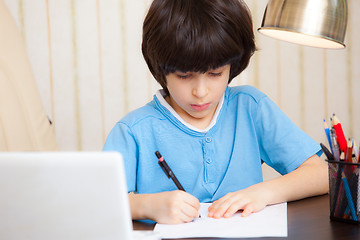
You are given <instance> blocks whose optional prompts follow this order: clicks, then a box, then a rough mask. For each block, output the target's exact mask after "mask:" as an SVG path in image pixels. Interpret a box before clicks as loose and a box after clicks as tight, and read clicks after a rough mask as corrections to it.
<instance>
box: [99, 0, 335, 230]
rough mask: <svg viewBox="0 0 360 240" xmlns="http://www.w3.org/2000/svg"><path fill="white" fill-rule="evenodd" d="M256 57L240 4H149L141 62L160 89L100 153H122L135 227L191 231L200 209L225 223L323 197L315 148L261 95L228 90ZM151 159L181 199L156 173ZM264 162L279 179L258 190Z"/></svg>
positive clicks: (222, 0)
mask: <svg viewBox="0 0 360 240" xmlns="http://www.w3.org/2000/svg"><path fill="white" fill-rule="evenodd" d="M254 51H255V43H254V34H253V28H252V20H251V15H250V13H249V10H248V8H247V6H246V5H245V3H244V2H242V1H239V0H196V1H194V0H179V1H172V0H154V1H153V3H152V5H151V7H150V9H149V12H148V14H147V16H146V18H145V20H144V25H143V42H142V52H143V55H144V58H145V60H146V62H147V64H148V67H149V69H150V71H151V73H152V74H153V76H154V77H155V79H156V80H157V81H158V82H159V83H160V85H161V86H162V88H163V89H162V90H160V91H158V92H157V93H156V95H155V96H154V99H153V101H151V102H150V103H148V104H147V105H145V106H144V107H142V108H140V109H137V110H135V111H133V112H131V113H129V114H128V115H126V116H125V117H124V118H123V119H122V120H120V121H119V122H118V123H117V124H116V125H115V127H114V128H113V129H112V131H111V132H110V134H109V136H108V138H107V141H106V143H105V146H104V150H115V151H119V152H121V153H122V155H123V156H124V161H125V168H126V174H127V184H128V191H129V192H136V193H135V194H133V193H130V194H129V201H130V208H131V214H132V217H133V219H151V220H154V221H157V222H159V223H182V222H189V221H191V220H192V219H193V218H195V217H198V215H199V213H198V210H199V207H200V202H213V204H212V205H211V207H210V208H209V216H210V217H214V218H220V217H231V216H232V215H233V214H234V213H235V212H236V211H238V210H243V213H242V215H243V216H248V215H249V214H250V213H253V212H257V211H260V210H261V209H263V208H264V207H265V206H266V205H269V204H275V203H280V202H284V201H291V200H295V199H300V198H304V197H308V196H312V195H317V194H323V193H326V192H327V191H328V181H327V166H326V164H325V163H324V162H323V161H322V160H321V159H320V158H319V156H318V155H320V154H321V150H320V146H319V144H317V143H316V142H314V141H313V140H312V139H311V138H310V137H309V136H308V135H306V134H305V133H304V132H303V131H301V130H300V129H299V128H297V127H296V126H295V125H294V124H293V123H292V122H291V121H290V120H289V119H288V118H287V117H286V116H285V115H284V113H282V112H281V110H280V109H279V108H278V107H277V106H276V105H275V104H274V103H273V102H272V101H271V100H270V99H269V98H268V97H266V96H265V95H264V94H263V93H261V92H260V91H258V90H257V89H255V88H253V87H250V86H241V87H228V84H229V83H230V82H231V80H232V79H233V78H234V77H235V76H237V75H238V74H240V73H241V72H242V71H243V70H244V69H245V68H246V67H247V65H248V63H249V59H250V57H251V56H252V54H253V53H254ZM155 151H159V152H160V153H161V154H162V155H163V157H164V158H165V159H166V161H167V163H168V165H169V166H170V168H171V169H172V170H173V172H174V173H175V174H176V176H177V178H178V179H179V182H180V183H181V184H182V185H183V186H184V188H185V190H186V192H185V191H180V190H177V187H176V185H175V184H174V183H173V182H172V181H171V180H169V179H168V178H167V176H166V175H165V174H164V172H163V171H162V169H161V168H160V166H159V165H158V164H157V161H158V160H157V158H156V156H155V154H154V153H155ZM263 162H266V163H267V164H268V165H269V166H271V167H273V168H274V169H276V170H277V171H278V172H280V173H281V174H282V175H283V176H281V177H279V178H277V179H273V180H270V181H266V182H263V179H262V171H261V164H262V163H263Z"/></svg>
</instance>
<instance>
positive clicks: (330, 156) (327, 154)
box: [320, 143, 335, 161]
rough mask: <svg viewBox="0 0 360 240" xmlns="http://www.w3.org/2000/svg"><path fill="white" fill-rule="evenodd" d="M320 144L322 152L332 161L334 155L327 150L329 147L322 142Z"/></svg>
mask: <svg viewBox="0 0 360 240" xmlns="http://www.w3.org/2000/svg"><path fill="white" fill-rule="evenodd" d="M320 146H321V148H322V150H323V152H324V153H325V156H326V158H327V159H328V160H330V161H334V160H335V158H334V155H332V153H331V152H330V151H329V149H328V148H327V147H326V146H325V145H324V144H322V143H320Z"/></svg>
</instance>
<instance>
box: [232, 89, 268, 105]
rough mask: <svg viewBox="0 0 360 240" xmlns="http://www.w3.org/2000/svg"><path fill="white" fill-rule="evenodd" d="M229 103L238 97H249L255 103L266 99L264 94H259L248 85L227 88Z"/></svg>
mask: <svg viewBox="0 0 360 240" xmlns="http://www.w3.org/2000/svg"><path fill="white" fill-rule="evenodd" d="M227 95H228V98H229V101H230V100H232V99H234V98H239V97H249V98H252V99H253V100H254V101H255V102H257V103H258V102H259V101H260V100H261V99H262V98H264V97H266V94H265V93H263V92H261V91H260V90H259V89H257V88H255V87H253V86H250V85H241V86H234V87H229V88H228V93H227Z"/></svg>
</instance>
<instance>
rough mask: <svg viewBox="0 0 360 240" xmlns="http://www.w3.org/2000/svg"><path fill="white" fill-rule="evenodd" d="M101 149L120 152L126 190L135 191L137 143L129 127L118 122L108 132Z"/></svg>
mask: <svg viewBox="0 0 360 240" xmlns="http://www.w3.org/2000/svg"><path fill="white" fill-rule="evenodd" d="M103 151H117V152H120V153H121V155H122V157H123V159H124V166H125V172H126V181H127V187H128V192H134V191H136V171H137V154H138V149H137V144H136V141H135V138H134V135H133V134H132V132H131V129H130V128H129V127H128V126H127V125H126V124H124V123H121V122H118V123H117V124H116V125H115V126H114V128H113V129H112V130H111V132H110V133H109V135H108V137H107V139H106V142H105V144H104V147H103Z"/></svg>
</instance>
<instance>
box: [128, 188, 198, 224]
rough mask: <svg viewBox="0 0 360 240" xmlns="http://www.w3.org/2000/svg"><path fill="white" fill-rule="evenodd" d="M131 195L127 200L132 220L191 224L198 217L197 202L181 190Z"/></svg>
mask: <svg viewBox="0 0 360 240" xmlns="http://www.w3.org/2000/svg"><path fill="white" fill-rule="evenodd" d="M131 195H132V196H131ZM131 195H129V200H130V208H131V214H132V217H133V219H151V220H154V221H156V222H158V223H165V224H178V223H184V222H191V221H192V220H193V219H194V218H196V217H199V209H200V202H199V200H198V199H197V198H196V197H194V196H193V195H191V194H189V193H187V192H184V191H181V190H176V191H171V192H161V193H154V194H131ZM141 212H142V213H141Z"/></svg>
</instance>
